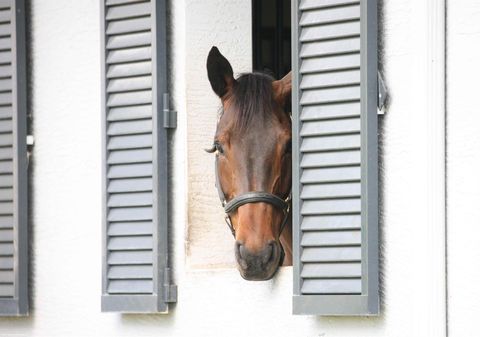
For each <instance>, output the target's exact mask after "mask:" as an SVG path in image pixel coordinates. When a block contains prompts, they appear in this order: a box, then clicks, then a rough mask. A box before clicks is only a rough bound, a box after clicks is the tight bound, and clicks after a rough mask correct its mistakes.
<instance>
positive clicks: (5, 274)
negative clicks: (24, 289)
mask: <svg viewBox="0 0 480 337" xmlns="http://www.w3.org/2000/svg"><path fill="white" fill-rule="evenodd" d="M0 280H2V282H5V283H7V282H11V283H13V282H15V274H14V272H13V270H0Z"/></svg>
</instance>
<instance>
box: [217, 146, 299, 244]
mask: <svg viewBox="0 0 480 337" xmlns="http://www.w3.org/2000/svg"><path fill="white" fill-rule="evenodd" d="M215 186H216V188H217V192H218V197H219V198H220V202H221V203H222V207H223V210H224V212H225V222H226V224H227V226H228V228H230V231H231V232H232V235H233V237H234V238H235V228H234V227H233V225H232V220H231V219H230V214H231V213H232V212H234V211H236V210H237V209H238V208H239V207H240V206H243V205H245V204H251V203H256V202H265V203H267V204H270V205H273V206H274V207H276V208H279V209H281V210H282V211H283V214H284V217H283V221H282V224H281V225H280V233H279V235H280V234H282V231H283V229H284V228H285V225H286V224H287V221H288V216H289V214H290V201H291V200H292V191H290V193H289V194H288V196H287V197H286V198H285V199H282V198H280V197H279V196H277V195H275V194H272V193H269V192H264V191H251V192H246V193H244V194H241V195H238V196H236V197H234V198H233V199H231V200H229V201H227V198H226V197H225V193H223V190H222V187H221V186H220V179H219V176H218V154H216V155H215Z"/></svg>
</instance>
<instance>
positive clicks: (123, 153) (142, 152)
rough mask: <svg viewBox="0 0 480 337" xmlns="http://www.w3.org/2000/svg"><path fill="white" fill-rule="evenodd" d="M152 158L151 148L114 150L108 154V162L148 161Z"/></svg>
mask: <svg viewBox="0 0 480 337" xmlns="http://www.w3.org/2000/svg"><path fill="white" fill-rule="evenodd" d="M152 159H153V153H152V149H135V150H116V151H110V154H109V155H108V163H109V164H129V163H148V162H151V161H152Z"/></svg>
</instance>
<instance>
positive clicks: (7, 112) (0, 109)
mask: <svg viewBox="0 0 480 337" xmlns="http://www.w3.org/2000/svg"><path fill="white" fill-rule="evenodd" d="M12 113H13V112H12V107H11V106H0V118H1V119H5V118H12ZM5 137H6V136H5V135H1V134H0V142H1V143H2V144H3V141H4V138H5ZM9 137H10V143H9V144H8V145H11V139H12V136H11V135H10V136H9Z"/></svg>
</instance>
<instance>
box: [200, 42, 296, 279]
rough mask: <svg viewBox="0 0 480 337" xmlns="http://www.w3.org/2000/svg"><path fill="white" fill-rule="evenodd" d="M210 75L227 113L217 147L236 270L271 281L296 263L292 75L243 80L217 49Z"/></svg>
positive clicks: (222, 117) (218, 173) (252, 75)
mask: <svg viewBox="0 0 480 337" xmlns="http://www.w3.org/2000/svg"><path fill="white" fill-rule="evenodd" d="M207 71H208V79H209V81H210V84H211V86H212V89H213V91H214V92H215V93H216V94H217V95H218V96H219V97H220V99H221V102H222V108H223V109H222V113H221V115H220V118H219V120H218V124H217V131H216V133H215V138H214V143H213V147H212V148H211V149H210V150H207V151H208V152H212V153H213V152H215V153H216V166H217V167H216V176H217V182H216V184H217V189H218V192H219V196H220V199H221V200H222V205H223V206H224V209H225V213H226V221H227V224H228V225H229V226H230V227H231V230H232V234H233V235H234V237H235V240H236V242H235V257H236V260H237V265H238V269H239V271H240V274H241V275H242V277H243V278H245V279H247V280H267V279H270V278H271V277H272V276H273V275H274V274H275V272H276V270H277V269H278V267H279V265H280V264H282V260H283V265H291V263H292V228H291V214H290V212H289V211H290V207H289V201H290V193H291V175H292V170H291V161H292V158H291V136H292V132H291V118H290V114H289V113H288V112H286V111H285V103H286V102H287V101H288V100H289V97H290V94H291V73H289V74H288V75H286V76H285V77H284V78H282V79H281V80H277V81H275V80H273V78H271V77H270V76H268V75H265V74H262V73H249V74H244V75H241V76H240V77H238V78H237V79H235V78H234V76H233V70H232V67H231V65H230V63H229V62H228V60H227V59H226V58H225V57H224V56H223V55H222V54H221V53H220V52H219V51H218V49H217V48H216V47H213V48H212V49H211V50H210V53H209V55H208V58H207Z"/></svg>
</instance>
